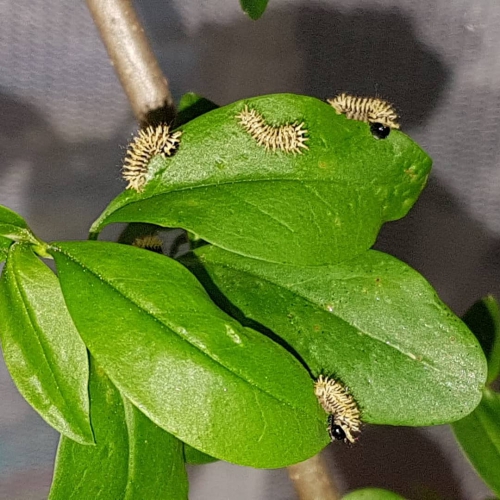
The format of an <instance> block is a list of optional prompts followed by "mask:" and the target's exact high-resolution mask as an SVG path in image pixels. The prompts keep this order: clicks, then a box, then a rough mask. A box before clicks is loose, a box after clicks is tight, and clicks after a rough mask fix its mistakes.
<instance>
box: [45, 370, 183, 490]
mask: <svg viewBox="0 0 500 500" xmlns="http://www.w3.org/2000/svg"><path fill="white" fill-rule="evenodd" d="M94 365H95V363H94V362H93V363H92V370H91V377H90V397H91V411H92V427H93V429H94V432H95V436H96V446H82V445H80V444H77V443H75V442H74V441H71V440H69V439H67V438H65V437H62V438H61V441H60V443H59V449H58V452H57V459H56V467H55V472H54V479H53V482H52V488H51V491H50V497H49V498H50V500H87V499H90V498H92V499H93V498H95V499H99V500H105V499H109V500H115V499H117V498H121V499H124V500H135V499H138V498H145V499H146V498H151V499H153V498H172V499H175V500H177V499H179V500H181V499H187V490H188V482H187V475H186V471H185V468H184V457H183V449H182V443H181V442H180V441H179V440H178V439H176V438H175V437H174V436H172V435H171V434H168V433H167V432H165V431H164V430H163V429H160V428H159V427H158V426H156V425H155V424H153V422H151V421H150V420H149V419H148V418H147V417H146V416H145V415H143V414H142V413H141V412H140V411H138V410H137V409H136V408H135V407H134V406H132V405H131V404H130V403H129V402H128V401H127V400H126V399H122V397H121V395H120V393H119V392H118V391H117V390H116V388H115V387H114V386H113V384H112V383H111V381H110V380H109V379H108V378H107V377H106V375H105V373H104V371H103V370H102V369H100V368H99V367H96V366H94Z"/></svg>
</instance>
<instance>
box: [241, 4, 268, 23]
mask: <svg viewBox="0 0 500 500" xmlns="http://www.w3.org/2000/svg"><path fill="white" fill-rule="evenodd" d="M268 2H269V0H240V4H241V8H242V9H243V10H244V11H245V12H246V13H247V14H248V15H249V17H250V18H251V19H253V20H254V21H256V20H257V19H259V17H260V16H262V14H264V12H265V10H266V7H267V4H268Z"/></svg>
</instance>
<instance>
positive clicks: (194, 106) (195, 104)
mask: <svg viewBox="0 0 500 500" xmlns="http://www.w3.org/2000/svg"><path fill="white" fill-rule="evenodd" d="M218 107H219V106H217V104H215V103H214V102H212V101H210V100H208V99H205V98H204V97H201V96H200V95H198V94H195V93H194V92H187V93H186V94H184V95H183V96H182V97H181V100H180V102H179V106H178V108H177V116H176V117H175V126H176V127H180V126H181V125H184V123H187V122H189V121H191V120H193V119H194V118H197V117H198V116H201V115H203V114H205V113H208V112H209V111H212V110H213V109H217V108H218Z"/></svg>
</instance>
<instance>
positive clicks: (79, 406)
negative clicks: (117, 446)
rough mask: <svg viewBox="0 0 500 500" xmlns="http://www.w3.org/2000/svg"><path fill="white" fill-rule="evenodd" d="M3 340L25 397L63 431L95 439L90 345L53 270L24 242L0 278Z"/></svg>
mask: <svg viewBox="0 0 500 500" xmlns="http://www.w3.org/2000/svg"><path fill="white" fill-rule="evenodd" d="M0 340H1V342H2V350H3V355H4V359H5V364H6V365H7V368H8V369H9V372H10V374H11V376H12V379H13V380H14V383H15V384H16V386H17V388H18V389H19V392H20V393H21V394H22V395H23V396H24V398H25V399H26V401H28V403H29V404H30V405H31V406H33V408H34V409H35V410H36V411H37V412H38V413H39V414H40V415H41V416H42V418H43V419H44V420H45V421H46V422H47V423H48V424H50V425H51V426H52V427H54V428H55V429H56V430H57V431H59V432H60V433H61V434H64V435H65V436H68V437H69V438H71V439H74V440H75V441H78V442H80V443H87V444H89V443H93V442H94V439H93V435H92V430H91V428H90V421H89V415H88V412H89V402H88V393H87V382H88V359H87V350H86V348H85V345H84V344H83V342H82V340H81V338H80V336H79V335H78V332H77V331H76V328H75V326H74V325H73V322H72V320H71V318H70V316H69V313H68V311H67V309H66V306H65V303H64V299H63V296H62V293H61V288H60V286H59V282H58V280H57V278H56V277H55V276H54V273H53V272H52V271H51V270H50V269H49V268H48V267H47V266H46V265H45V264H43V263H42V262H41V261H40V260H39V259H38V258H37V257H36V256H35V255H34V254H33V252H32V250H31V248H30V246H28V245H24V244H21V243H15V244H13V245H12V246H11V247H10V251H9V255H8V257H7V263H6V265H5V269H4V271H3V274H2V277H1V278H0Z"/></svg>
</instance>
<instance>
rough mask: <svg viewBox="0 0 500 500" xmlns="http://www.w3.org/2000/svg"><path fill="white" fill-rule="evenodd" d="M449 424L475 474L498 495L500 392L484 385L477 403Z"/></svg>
mask: <svg viewBox="0 0 500 500" xmlns="http://www.w3.org/2000/svg"><path fill="white" fill-rule="evenodd" d="M452 427H453V430H454V432H455V436H456V438H457V440H458V442H459V443H460V446H461V447H462V449H463V450H464V452H465V454H466V455H467V457H468V458H469V460H470V461H471V463H472V465H473V466H474V468H475V469H476V471H477V472H478V474H479V475H480V476H481V477H482V478H483V480H484V481H485V482H486V484H487V485H488V486H489V487H490V488H491V489H492V490H493V491H494V492H495V493H496V494H497V495H499V496H500V474H499V473H498V471H500V394H497V393H495V392H493V391H491V390H490V389H485V390H484V394H483V399H482V400H481V403H480V404H479V406H478V407H477V408H476V409H475V410H474V411H473V412H472V413H471V414H470V415H468V416H467V417H465V418H463V419H462V420H459V421H458V422H454V423H453V424H452Z"/></svg>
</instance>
